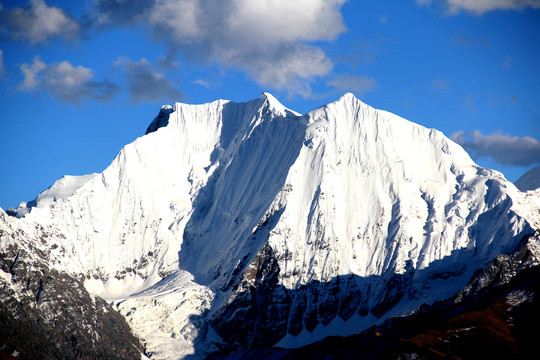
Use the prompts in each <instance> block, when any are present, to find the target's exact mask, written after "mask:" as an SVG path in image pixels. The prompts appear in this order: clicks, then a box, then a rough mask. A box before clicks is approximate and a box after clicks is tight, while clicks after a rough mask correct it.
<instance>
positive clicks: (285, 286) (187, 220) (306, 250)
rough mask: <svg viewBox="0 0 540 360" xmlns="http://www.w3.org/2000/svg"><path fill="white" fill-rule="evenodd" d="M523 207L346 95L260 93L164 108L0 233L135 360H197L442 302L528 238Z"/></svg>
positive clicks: (528, 211)
mask: <svg viewBox="0 0 540 360" xmlns="http://www.w3.org/2000/svg"><path fill="white" fill-rule="evenodd" d="M533 198H535V197H531V196H528V197H526V196H525V195H524V194H522V193H521V192H519V191H518V190H517V188H516V187H515V186H514V185H513V184H511V183H509V182H507V181H506V180H505V179H504V177H503V176H502V175H501V174H500V173H498V172H495V171H492V170H489V169H484V168H481V167H479V166H478V165H476V164H475V163H474V162H473V161H472V160H471V159H470V157H469V156H468V155H467V153H466V152H465V151H464V150H463V149H462V148H461V147H460V146H459V145H457V144H455V143H454V142H452V141H451V140H449V139H448V138H446V137H445V136H444V135H443V134H442V133H440V132H438V131H436V130H433V129H426V128H424V127H422V126H419V125H416V124H414V123H411V122H409V121H407V120H405V119H402V118H400V117H398V116H396V115H393V114H390V113H388V112H385V111H381V110H376V109H373V108H371V107H369V106H368V105H366V104H364V103H362V102H361V101H360V100H358V99H356V98H355V97H354V96H353V95H352V94H346V95H344V96H343V97H341V98H340V99H339V100H338V101H336V102H334V103H331V104H328V105H326V106H323V107H321V108H318V109H315V110H313V111H310V112H308V113H307V114H305V115H303V116H302V115H300V114H298V113H296V112H294V111H292V110H289V109H287V108H285V107H284V106H283V105H281V104H280V103H279V102H278V101H277V100H276V99H275V98H274V97H273V96H272V95H270V94H266V93H265V94H263V95H262V96H261V98H260V99H256V100H253V101H250V102H247V103H234V102H230V101H224V100H218V101H215V102H212V103H209V104H203V105H187V104H179V103H177V104H175V105H174V106H172V107H171V106H165V107H163V108H162V110H161V111H160V114H159V115H158V116H157V117H156V119H155V120H154V121H153V122H152V124H151V125H150V126H149V128H148V130H147V133H146V135H145V136H143V137H141V138H139V139H137V140H135V141H134V142H133V143H131V144H129V145H127V146H125V147H124V148H123V149H122V150H121V151H120V153H119V154H118V155H117V157H116V158H115V159H114V161H113V162H112V164H111V165H110V166H109V167H108V168H107V169H106V170H105V171H104V172H102V173H101V174H92V175H88V176H86V177H78V178H68V177H66V178H63V179H61V180H59V181H58V182H57V183H56V184H55V185H53V187H51V188H50V189H48V190H46V191H45V192H44V193H42V194H41V195H40V196H38V198H37V199H36V202H35V204H36V206H33V207H32V206H31V207H29V210H30V211H29V212H28V213H26V214H23V212H19V215H20V216H22V215H24V217H22V218H21V219H16V218H9V219H8V220H7V221H9V224H8V225H9V226H7V228H9V229H10V230H9V231H10V232H12V233H17V232H18V233H20V234H23V235H21V237H22V238H24V239H25V240H24V241H28V242H33V243H35V246H38V247H41V248H42V249H43V250H46V252H47V253H48V254H49V259H47V261H49V262H50V263H51V264H53V266H54V267H55V268H56V269H57V270H59V271H64V272H67V273H69V274H73V275H75V276H78V277H81V278H82V279H84V281H85V286H86V288H87V289H88V290H89V291H90V292H91V293H92V294H94V295H99V296H102V297H104V298H105V299H109V300H111V301H113V300H114V301H115V304H116V305H115V306H116V308H117V310H118V311H119V312H120V313H122V314H123V315H124V316H125V317H126V319H127V320H128V322H129V323H130V325H131V326H132V329H133V331H134V333H135V334H136V335H137V336H139V338H140V339H142V340H143V343H144V344H145V347H146V349H147V353H148V355H151V356H152V357H153V358H171V357H182V356H185V355H187V354H195V355H196V356H199V357H202V356H204V355H205V354H207V353H208V352H209V351H211V350H212V349H213V344H214V343H220V342H224V343H226V344H227V346H231V347H232V348H236V349H241V348H243V347H245V346H257V345H273V344H275V343H276V342H278V341H279V340H280V339H281V342H280V344H281V345H284V346H299V345H302V344H305V343H308V342H310V341H314V340H316V339H318V338H320V337H322V336H327V335H329V334H340V333H343V332H351V331H360V330H362V329H363V328H366V327H368V326H370V325H371V324H373V323H374V322H377V321H379V322H380V321H382V320H383V319H384V318H385V317H388V316H392V315H397V314H400V313H407V312H410V311H412V310H414V309H415V308H416V307H418V306H420V305H421V304H423V303H431V302H433V301H435V300H438V299H443V298H446V297H449V296H451V295H453V294H454V293H455V292H456V291H458V290H459V289H460V288H462V287H463V286H464V285H465V284H466V283H467V281H468V280H469V279H470V278H471V276H472V274H473V272H474V271H475V270H477V269H480V268H482V267H483V266H486V265H487V264H488V263H489V262H490V261H491V260H493V259H494V258H495V257H497V255H499V254H500V253H501V252H512V251H513V250H514V248H516V246H517V245H518V244H519V243H520V241H521V240H522V239H524V238H527V237H528V236H530V235H531V234H532V233H534V231H535V229H537V228H538V224H539V221H538V219H537V218H538V211H537V209H538V202H534V201H533V200H531V199H533ZM27 209H28V207H27ZM43 234H46V235H47V236H46V241H45V242H43V241H40V240H41V239H43ZM254 289H257V290H255V291H256V294H257V296H256V297H252V293H253V291H254ZM350 294H358V296H354V299H350V297H351V295H350ZM178 304H185V305H182V306H179V305H178ZM325 304H326V305H325ZM267 305H268V306H267ZM254 309H259V310H257V311H258V313H257V316H252V315H253V311H255V310H254ZM261 309H267V310H265V311H266V313H264V314H263V312H264V311H263V312H261V311H262V310H261ZM273 311H274V312H273ZM156 314H158V315H156ZM246 324H247V325H246ZM345 324H349V325H350V326H345ZM351 324H352V325H351ZM235 326H238V327H239V328H240V329H241V327H242V326H249V327H250V328H252V329H253V331H251V330H250V331H248V332H247V333H242V332H236V331H232V332H231V329H236V328H235ZM347 329H348V330H347ZM261 334H263V335H261ZM317 334H319V335H317ZM242 337H243V338H244V339H242Z"/></svg>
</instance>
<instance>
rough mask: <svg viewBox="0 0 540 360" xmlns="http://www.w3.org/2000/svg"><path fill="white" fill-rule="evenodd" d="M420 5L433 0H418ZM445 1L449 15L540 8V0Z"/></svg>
mask: <svg viewBox="0 0 540 360" xmlns="http://www.w3.org/2000/svg"><path fill="white" fill-rule="evenodd" d="M416 2H417V3H418V4H419V5H427V6H429V5H431V4H432V2H433V1H432V0H416ZM438 2H442V3H444V5H445V7H446V11H447V13H448V14H449V15H456V14H459V13H460V12H467V13H471V14H474V15H483V14H484V13H486V12H490V11H495V10H522V9H525V8H533V9H538V8H540V0H440V1H438Z"/></svg>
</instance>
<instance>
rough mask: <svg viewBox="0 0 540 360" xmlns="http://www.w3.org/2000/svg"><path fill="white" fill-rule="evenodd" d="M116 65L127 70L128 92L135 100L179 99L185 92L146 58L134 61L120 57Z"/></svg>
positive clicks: (137, 101)
mask: <svg viewBox="0 0 540 360" xmlns="http://www.w3.org/2000/svg"><path fill="white" fill-rule="evenodd" d="M115 67H116V68H121V69H123V70H124V71H125V74H126V78H127V82H128V93H129V94H130V95H131V98H132V99H133V101H134V102H136V103H139V102H142V101H162V100H168V101H178V100H180V99H182V98H183V97H184V96H183V94H182V93H181V92H180V91H179V90H178V89H176V88H175V87H174V86H173V85H172V84H171V82H170V81H169V79H167V77H166V76H165V74H164V73H162V72H160V71H158V70H156V69H155V68H154V66H153V65H152V64H151V63H150V62H149V61H148V60H146V59H141V60H139V61H132V60H130V59H128V58H124V57H121V58H118V59H117V60H116V61H115Z"/></svg>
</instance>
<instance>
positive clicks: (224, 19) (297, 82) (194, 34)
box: [92, 0, 346, 96]
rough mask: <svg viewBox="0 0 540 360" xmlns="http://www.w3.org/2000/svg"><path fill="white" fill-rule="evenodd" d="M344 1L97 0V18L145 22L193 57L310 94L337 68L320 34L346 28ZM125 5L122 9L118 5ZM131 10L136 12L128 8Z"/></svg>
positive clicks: (328, 36) (174, 52)
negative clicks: (317, 81)
mask: <svg viewBox="0 0 540 360" xmlns="http://www.w3.org/2000/svg"><path fill="white" fill-rule="evenodd" d="M344 2H345V0H297V1H290V0H273V1H252V0H205V1H203V0H154V1H150V0H145V1H143V2H141V3H139V2H128V1H121V0H96V1H94V7H93V10H92V18H93V19H94V21H95V22H96V23H103V24H119V25H122V26H137V25H140V24H143V23H144V24H146V26H147V28H148V29H149V30H150V31H151V33H152V35H153V36H154V38H155V39H156V40H157V41H160V42H163V43H164V44H165V45H166V46H167V47H168V51H169V55H168V57H167V59H170V60H174V59H176V58H177V56H178V55H180V54H181V55H182V56H183V57H184V59H186V60H188V61H191V62H201V61H203V62H207V63H210V64H218V65H219V66H220V67H223V68H228V69H238V70H242V71H246V72H248V73H249V74H250V76H251V77H252V78H253V79H254V80H255V81H257V82H258V83H260V84H262V85H265V86H269V87H272V88H276V89H286V90H288V91H289V92H291V93H299V94H302V95H304V96H309V95H310V91H311V90H310V86H309V83H310V82H311V81H312V80H313V79H314V78H316V77H320V76H324V75H326V74H328V73H329V72H330V70H331V69H332V67H333V64H332V61H331V60H330V59H329V58H328V57H327V55H326V54H325V53H324V51H323V50H322V49H321V48H320V47H317V46H315V45H313V44H312V43H313V42H316V41H332V40H334V39H335V38H336V37H337V36H339V35H340V34H341V33H343V32H344V31H345V29H346V28H345V25H344V22H343V18H342V16H341V12H340V9H341V6H342V5H343V3H344ZM120 10H121V11H120ZM130 14H131V15H130Z"/></svg>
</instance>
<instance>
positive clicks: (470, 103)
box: [463, 94, 476, 112]
mask: <svg viewBox="0 0 540 360" xmlns="http://www.w3.org/2000/svg"><path fill="white" fill-rule="evenodd" d="M474 102H475V98H474V95H473V94H468V95H467V97H466V98H465V104H464V105H463V108H464V109H468V110H471V111H472V112H475V111H476V106H474Z"/></svg>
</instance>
